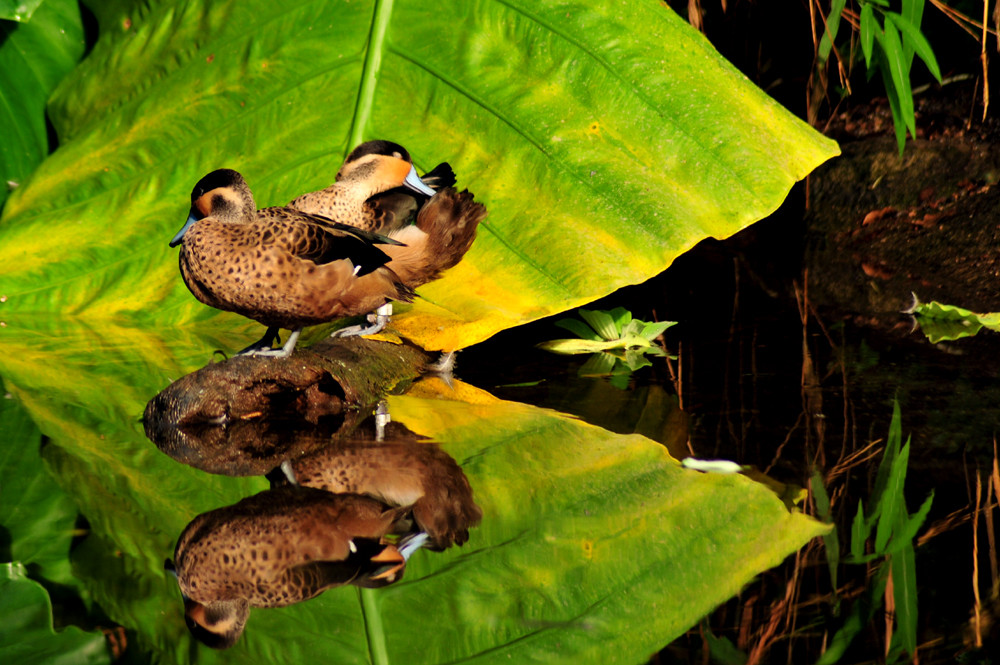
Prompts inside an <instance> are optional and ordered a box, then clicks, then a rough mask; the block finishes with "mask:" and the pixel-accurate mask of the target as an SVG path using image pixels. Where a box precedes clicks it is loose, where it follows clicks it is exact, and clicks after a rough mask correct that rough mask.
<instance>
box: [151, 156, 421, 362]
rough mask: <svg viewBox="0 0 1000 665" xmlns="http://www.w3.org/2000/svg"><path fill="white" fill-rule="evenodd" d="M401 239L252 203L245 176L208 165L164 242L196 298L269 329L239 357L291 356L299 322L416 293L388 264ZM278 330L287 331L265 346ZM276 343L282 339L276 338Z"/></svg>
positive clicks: (406, 298)
mask: <svg viewBox="0 0 1000 665" xmlns="http://www.w3.org/2000/svg"><path fill="white" fill-rule="evenodd" d="M397 244H399V241H396V240H392V239H389V238H387V237H385V236H382V235H379V234H376V233H372V232H369V231H366V230H364V229H360V228H357V227H353V226H349V225H347V224H342V223H339V222H337V221H335V220H331V219H328V218H326V217H322V216H320V215H311V214H308V213H306V212H303V211H301V210H295V209H293V208H288V207H271V208H263V209H261V210H257V208H256V203H255V202H254V198H253V194H252V192H251V191H250V187H249V185H248V184H247V182H246V180H245V179H244V178H243V176H242V175H241V174H240V173H239V172H238V171H234V170H232V169H218V170H216V171H212V172H211V173H209V174H208V175H206V176H205V177H203V178H202V179H201V180H199V181H198V183H197V184H196V185H195V187H194V189H193V190H192V191H191V210H190V214H189V215H188V219H187V221H186V222H185V224H184V226H183V227H182V228H181V230H180V231H179V232H178V233H177V235H176V236H174V238H173V240H171V241H170V246H171V247H176V246H177V245H181V250H180V255H179V262H180V271H181V276H182V277H183V279H184V283H185V284H186V285H187V287H188V289H189V290H190V291H191V293H192V294H193V295H194V296H195V297H196V298H197V299H198V300H200V301H201V302H202V303H204V304H206V305H209V306H210V307H215V308H216V309H221V310H225V311H230V312H236V313H238V314H241V315H243V316H246V317H247V318H250V319H253V320H255V321H259V322H260V323H262V324H264V325H265V326H267V332H266V333H265V334H264V336H263V337H262V338H261V339H260V340H259V341H258V342H256V343H254V344H252V345H250V346H248V347H247V348H246V349H243V350H242V351H241V352H240V353H241V354H249V355H263V356H279V357H285V356H288V355H290V354H291V352H292V350H293V349H294V348H295V344H296V342H297V340H298V337H299V334H300V333H301V331H302V328H304V327H305V326H308V325H315V324H319V323H326V322H328V321H332V320H334V319H338V318H342V317H349V316H357V315H359V314H364V313H366V312H370V311H372V310H374V309H376V308H377V307H379V306H381V305H383V304H385V303H386V302H387V301H389V300H397V301H402V302H412V300H413V298H414V292H413V290H412V289H411V288H410V287H408V286H406V284H404V283H403V281H402V279H401V278H400V277H399V275H397V274H396V273H395V272H394V271H393V270H392V268H391V267H389V266H388V265H387V264H388V263H389V262H390V261H391V260H392V259H391V257H390V256H389V255H388V254H386V253H385V251H384V248H385V247H388V246H390V245H397ZM281 328H287V329H290V330H291V331H292V333H291V335H290V336H289V337H288V340H287V341H286V343H285V344H284V346H282V347H280V348H277V349H273V348H271V347H272V345H273V343H274V341H275V340H278V339H279V338H278V335H279V332H280V329H281ZM279 341H280V340H279Z"/></svg>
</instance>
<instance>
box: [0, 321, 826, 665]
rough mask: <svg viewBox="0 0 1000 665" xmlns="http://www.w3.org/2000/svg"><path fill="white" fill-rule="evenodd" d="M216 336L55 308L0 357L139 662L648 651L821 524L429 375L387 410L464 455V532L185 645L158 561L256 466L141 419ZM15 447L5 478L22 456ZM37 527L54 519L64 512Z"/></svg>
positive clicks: (87, 577) (90, 572) (659, 449)
mask: <svg viewBox="0 0 1000 665" xmlns="http://www.w3.org/2000/svg"><path fill="white" fill-rule="evenodd" d="M41 333H44V334H41ZM216 341H217V340H215V339H213V338H206V339H200V340H195V339H190V338H189V334H188V333H187V332H186V331H183V330H176V329H167V330H164V331H158V330H130V329H122V328H120V327H116V326H113V325H109V326H107V327H106V328H105V329H103V330H102V331H101V334H100V335H99V336H97V335H95V334H94V332H93V331H92V330H90V329H89V328H88V327H86V326H80V325H79V324H74V323H73V322H71V321H62V322H59V323H58V324H52V325H50V326H48V327H46V328H44V329H43V330H39V331H37V332H34V331H31V330H27V329H24V328H22V329H20V330H19V334H18V336H17V337H16V338H13V339H12V340H11V343H10V344H9V345H8V346H6V347H5V354H3V356H2V357H0V374H2V375H3V377H4V384H5V387H6V389H7V390H8V391H9V392H11V393H12V394H13V395H14V396H15V397H16V398H17V399H18V400H19V401H20V402H21V403H22V404H23V405H24V407H25V408H26V409H27V411H28V412H29V413H30V415H31V417H32V418H33V419H34V420H35V422H36V423H37V424H38V427H39V429H40V430H41V431H42V432H44V433H45V434H46V436H47V437H49V442H48V443H47V444H46V445H45V447H44V448H43V449H42V455H43V458H44V460H45V463H46V465H47V467H48V468H49V469H50V470H51V472H52V474H53V476H54V478H55V480H56V481H57V482H58V484H59V485H60V486H61V487H63V488H65V489H66V490H70V491H72V496H73V498H74V500H75V501H76V503H77V504H78V505H79V508H80V511H81V512H82V513H83V514H84V515H85V517H86V518H87V520H88V522H89V523H90V525H91V530H90V533H89V534H88V535H87V536H86V538H84V539H83V540H82V542H81V543H80V544H79V545H78V546H76V547H75V548H74V550H73V555H72V556H73V563H74V571H75V572H76V574H77V575H78V576H79V578H80V580H81V582H82V583H83V584H84V585H85V586H86V587H87V588H88V589H89V591H90V593H91V595H92V596H93V598H94V601H95V602H96V603H97V604H98V605H99V606H100V607H101V609H103V610H104V612H106V613H107V615H108V616H109V618H110V619H111V620H112V621H114V622H116V623H119V624H121V625H124V626H125V627H126V628H127V629H129V631H130V639H129V651H130V652H131V653H132V654H133V657H134V658H136V659H139V658H148V659H149V660H151V661H153V662H165V663H166V662H169V663H185V662H192V661H197V662H201V663H203V662H226V661H228V662H235V661H239V662H246V663H273V662H279V661H281V662H323V661H335V662H342V663H368V662H370V661H371V657H372V652H371V645H370V642H369V640H370V639H378V640H380V641H382V642H384V648H385V653H387V654H388V655H389V658H390V661H391V662H397V661H398V662H424V663H436V662H457V661H465V660H475V661H476V662H482V663H492V662H497V663H500V662H504V663H506V662H532V661H534V662H611V661H615V662H637V663H638V662H643V661H645V660H646V659H647V658H648V656H649V654H650V653H652V652H654V651H656V650H657V649H659V648H661V647H662V646H664V645H665V644H667V643H668V642H669V641H670V640H671V639H673V638H674V637H676V636H678V635H680V634H682V633H683V632H684V631H685V630H687V629H688V628H689V627H690V626H691V625H693V624H695V623H696V622H697V621H698V620H699V619H700V618H701V617H702V616H704V615H705V614H706V613H708V612H709V611H710V610H711V609H712V608H713V607H715V606H716V605H717V604H719V603H721V602H723V601H724V600H726V599H727V598H729V597H730V596H732V595H733V594H735V593H736V592H738V591H739V589H740V588H741V586H742V585H743V584H745V583H747V582H748V581H749V580H750V579H752V578H753V577H754V576H755V575H757V574H759V573H760V572H761V571H762V570H765V569H767V568H768V567H771V566H773V565H776V564H777V563H779V562H780V561H781V560H782V559H783V558H784V557H785V556H787V555H788V554H789V553H790V552H793V551H794V550H795V549H797V548H798V547H800V546H801V545H802V544H803V543H805V542H806V541H808V540H809V539H810V538H812V537H814V536H816V535H818V534H821V533H823V532H824V531H825V530H826V527H825V526H824V525H821V524H819V523H817V522H816V521H814V520H812V519H810V518H807V517H805V516H803V515H802V514H801V513H798V512H790V511H789V510H788V509H787V508H786V507H785V506H784V505H783V504H782V503H781V501H780V500H779V499H778V498H777V497H776V496H775V495H774V493H773V492H772V491H771V490H770V489H768V488H767V487H764V486H763V485H760V484H758V483H755V482H752V481H750V480H749V479H747V478H744V477H742V476H738V475H729V476H722V475H717V474H701V473H696V472H693V471H687V470H684V469H682V468H681V466H680V465H679V464H678V463H677V462H676V461H675V460H673V459H672V458H670V457H669V455H667V453H666V451H665V449H664V448H663V446H662V445H660V444H658V443H656V442H654V441H651V440H649V439H647V438H645V437H643V436H639V435H619V434H613V433H611V432H608V431H606V430H603V429H601V428H598V427H594V426H591V425H587V424H585V423H583V422H581V421H580V420H578V419H576V418H572V417H568V416H564V415H561V414H558V413H555V412H553V411H549V410H546V409H539V408H534V407H529V406H525V405H520V404H516V403H511V402H504V401H500V400H497V399H495V398H493V397H492V396H490V395H488V394H486V393H483V392H480V391H477V390H475V389H473V388H471V387H469V386H465V385H463V384H461V383H460V382H458V383H456V384H454V386H453V387H452V388H448V387H447V386H444V385H443V384H442V383H440V382H436V381H423V382H421V383H419V384H417V385H416V386H415V387H414V391H411V393H410V394H408V395H406V396H395V397H391V398H389V400H388V402H389V411H390V413H391V415H392V418H393V420H394V421H396V422H400V423H402V424H404V425H406V426H407V427H409V428H410V429H412V430H413V431H414V432H416V433H418V434H421V435H424V436H428V437H431V438H432V439H434V440H437V441H439V442H441V444H442V446H443V447H444V449H445V450H446V451H447V452H448V453H450V454H451V455H452V456H454V457H455V459H456V460H458V461H459V462H460V463H461V464H462V466H463V468H464V470H465V472H466V474H467V475H468V477H469V480H470V483H471V484H472V487H473V491H474V493H475V498H476V501H477V502H478V503H479V505H480V506H481V507H482V509H483V512H484V518H483V523H482V525H481V526H480V527H478V528H476V529H473V531H472V533H471V539H470V541H469V542H468V543H467V544H466V545H465V546H464V547H462V548H454V549H452V550H449V551H447V552H444V553H433V552H423V551H422V552H418V553H417V554H416V555H414V557H413V559H412V560H411V561H410V564H409V565H408V567H407V571H406V577H405V578H404V579H403V580H402V582H401V583H399V584H396V585H393V586H391V587H388V588H386V589H383V590H377V591H373V592H371V594H370V597H369V598H368V599H367V600H366V599H364V598H362V596H360V595H359V594H358V592H356V591H355V590H354V589H352V588H343V589H333V590H331V591H329V592H327V593H325V594H323V595H322V596H320V597H319V598H317V599H314V600H312V601H309V602H306V603H302V604H300V605H296V606H294V607H288V608H281V609H274V610H254V612H253V614H252V615H251V618H250V621H249V624H248V626H247V632H246V635H245V636H244V638H243V639H242V640H241V642H240V643H239V644H238V645H237V646H236V647H235V650H234V652H232V653H227V654H221V655H220V654H216V653H214V652H210V651H208V650H206V649H203V648H200V647H196V646H195V645H194V644H192V642H191V638H190V637H189V636H188V632H187V629H186V628H185V626H184V622H183V614H182V608H181V600H180V595H179V593H178V590H177V585H176V582H174V581H173V580H172V579H171V578H170V577H169V576H168V575H167V574H166V573H165V572H164V570H163V560H164V558H165V557H167V556H169V555H170V554H171V553H172V550H173V546H174V544H175V541H176V538H177V537H178V535H179V534H180V532H181V530H182V529H183V528H184V526H185V525H186V524H187V523H188V522H189V521H190V520H191V519H192V518H193V517H194V516H195V515H197V514H198V513H201V512H204V511H206V510H210V509H213V508H216V507H219V506H222V505H228V504H231V503H234V502H235V501H237V500H239V499H240V498H242V497H244V496H246V495H248V494H251V493H254V492H256V491H259V490H260V489H262V488H263V487H264V486H266V483H265V481H263V479H259V478H227V477H222V476H212V475H208V474H205V473H203V472H200V471H197V470H195V469H192V468H190V467H187V466H183V465H181V464H179V463H177V462H175V461H174V460H172V459H170V458H169V457H167V456H166V455H164V454H162V453H160V452H159V451H158V450H157V449H156V448H155V447H154V446H153V445H152V444H151V443H150V442H149V441H148V440H146V439H145V437H144V435H143V434H142V427H141V425H140V424H139V423H138V421H137V419H138V414H140V413H141V412H142V409H143V406H144V404H145V402H146V400H147V399H148V398H149V397H150V396H152V395H153V394H155V393H156V392H157V391H158V390H159V389H161V388H163V387H164V386H166V385H167V383H168V382H169V381H170V380H172V379H176V378H178V377H179V376H180V375H182V374H183V373H184V372H185V371H187V370H188V369H192V368H193V367H194V366H195V365H197V364H198V361H199V360H201V361H204V360H205V359H206V357H205V356H206V354H205V353H204V352H203V351H202V349H204V348H205V347H206V346H208V347H209V348H211V347H212V346H213V345H214V344H215V343H216ZM151 349H153V350H155V352H154V353H151V352H150V350H151ZM199 355H200V358H199ZM95 357H98V358H102V359H105V362H101V363H95V362H94V358H95ZM175 358H182V359H183V360H182V362H181V363H178V362H177V361H176V360H175ZM416 390H422V391H423V392H415V391H416ZM34 436H37V435H34ZM11 443H12V444H15V445H17V444H19V443H20V442H11ZM8 459H9V458H8ZM6 464H7V462H6V461H5V462H4V466H3V468H0V478H6V477H8V476H9V475H10V474H23V473H27V472H28V471H29V470H30V467H28V466H27V464H28V462H21V463H19V465H18V466H14V467H8V466H6ZM42 528H43V527H42V526H39V529H42ZM44 528H48V529H50V533H51V534H52V538H53V539H54V540H55V539H59V538H63V537H64V534H63V532H62V528H63V526H62V524H60V523H50V525H49V526H48V527H44ZM372 612H377V613H378V614H379V620H378V621H375V620H374V619H373V618H372ZM428 617H432V619H430V621H431V624H428V620H429V619H428ZM379 626H381V629H380V628H379ZM133 631H134V632H133ZM133 635H134V637H133ZM5 662H6V661H5ZM11 662H15V661H11Z"/></svg>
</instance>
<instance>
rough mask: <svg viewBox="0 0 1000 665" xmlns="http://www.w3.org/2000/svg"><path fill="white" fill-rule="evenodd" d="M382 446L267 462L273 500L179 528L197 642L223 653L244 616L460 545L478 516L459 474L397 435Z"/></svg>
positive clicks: (395, 573) (402, 433) (391, 431)
mask: <svg viewBox="0 0 1000 665" xmlns="http://www.w3.org/2000/svg"><path fill="white" fill-rule="evenodd" d="M386 435H387V440H385V441H371V440H366V439H350V440H338V441H332V442H329V443H328V444H327V445H325V446H323V447H321V448H319V449H318V450H313V451H312V452H310V453H307V454H305V455H300V456H297V457H295V458H294V459H287V458H286V459H284V461H280V460H276V462H275V463H276V465H277V468H275V469H274V470H273V471H272V473H270V474H268V477H269V478H270V479H271V481H272V484H273V488H272V489H271V490H268V491H266V492H262V493H260V494H258V495H256V496H253V497H250V498H247V499H244V500H243V501H240V502H239V503H237V504H235V505H233V506H229V507H227V508H220V509H218V510H213V511H211V512H208V513H205V514H203V515H199V516H198V517H196V518H195V519H194V520H193V521H192V522H191V524H189V525H188V526H187V528H186V529H185V530H184V532H183V533H182V534H181V537H180V539H179V540H178V543H177V548H176V551H175V554H174V559H175V561H176V574H177V581H178V584H179V586H180V588H181V592H182V594H183V596H184V607H185V618H186V621H187V624H188V627H189V628H190V629H191V632H192V633H193V634H194V635H195V637H197V638H198V639H199V640H200V641H202V642H204V643H205V644H207V645H208V646H211V647H214V648H217V649H224V648H228V647H230V646H232V645H233V644H234V643H235V642H236V640H237V639H238V638H239V636H240V634H241V633H242V631H243V628H244V626H245V624H246V620H247V616H248V615H249V612H250V608H251V607H281V606H284V605H290V604H292V603H297V602H300V601H303V600H308V599H309V598H312V597H314V596H316V595H318V594H319V593H321V592H323V591H325V590H326V589H328V588H330V587H334V586H339V585H343V584H353V585H355V586H361V587H369V588H373V587H381V586H385V585H387V584H391V583H393V582H395V581H397V580H399V579H400V578H401V577H402V574H403V570H404V568H405V565H406V561H407V560H408V559H409V557H410V555H411V554H412V553H413V552H414V551H416V549H418V548H420V547H421V546H424V547H426V548H427V549H431V550H435V551H441V550H444V549H447V548H448V547H451V546H452V545H462V544H464V543H465V542H467V541H468V539H469V528H470V527H473V526H475V525H477V524H479V522H480V520H481V519H482V510H480V508H479V506H477V505H476V503H475V501H474V500H473V496H472V487H471V486H470V485H469V481H468V479H467V478H466V476H465V474H464V473H463V472H462V469H461V467H460V466H459V465H458V464H457V463H456V462H455V460H454V459H453V458H452V457H451V456H450V455H448V454H447V453H446V452H444V451H443V450H442V449H441V448H440V447H439V446H438V445H437V444H435V443H431V442H427V441H420V440H418V439H417V437H416V435H414V434H413V433H412V432H410V431H409V430H407V429H406V427H404V426H402V425H401V424H399V423H390V424H389V427H388V428H387V429H386ZM288 444H289V446H291V447H292V448H293V449H299V450H300V449H301V447H300V444H299V443H296V442H295V441H294V440H290V441H288ZM275 452H277V451H275Z"/></svg>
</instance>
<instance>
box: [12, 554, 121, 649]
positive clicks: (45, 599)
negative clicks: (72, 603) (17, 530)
mask: <svg viewBox="0 0 1000 665" xmlns="http://www.w3.org/2000/svg"><path fill="white" fill-rule="evenodd" d="M0 661H2V662H4V663H18V665H101V664H103V663H110V662H111V654H110V653H109V652H108V648H107V645H106V644H105V641H104V635H103V634H102V633H99V632H93V633H86V632H84V631H82V630H80V629H79V628H76V627H74V626H69V627H68V628H66V629H64V630H62V631H60V632H56V631H55V630H53V628H52V604H51V602H50V601H49V594H48V593H47V592H46V591H45V589H44V588H43V587H42V585H40V584H39V583H38V582H35V581H34V580H31V579H28V577H27V575H26V573H25V570H24V566H23V565H21V564H20V563H4V564H0Z"/></svg>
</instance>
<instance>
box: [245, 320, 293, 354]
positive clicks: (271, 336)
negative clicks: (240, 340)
mask: <svg viewBox="0 0 1000 665" xmlns="http://www.w3.org/2000/svg"><path fill="white" fill-rule="evenodd" d="M280 330H281V329H280V328H278V327H276V326H271V327H270V328H268V329H267V332H265V333H264V336H263V337H261V338H260V339H259V340H257V341H256V342H254V343H253V344H251V345H250V346H248V347H247V348H245V349H243V350H242V351H240V352H239V353H238V354H236V355H238V356H267V357H269V358H287V357H288V356H290V355H291V354H292V351H293V350H294V349H295V344H296V343H297V342H298V341H299V335H300V334H301V333H302V328H296V329H295V330H293V331H292V334H290V335H289V336H288V341H286V342H285V345H284V346H282V347H280V348H277V349H272V348H271V345H272V344H274V342H275V341H278V342H279V343H280V342H281V338H280V337H279V336H278V333H279V332H280Z"/></svg>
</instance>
